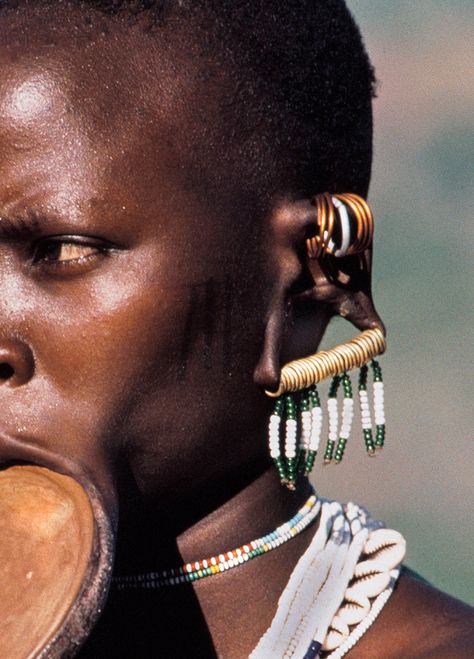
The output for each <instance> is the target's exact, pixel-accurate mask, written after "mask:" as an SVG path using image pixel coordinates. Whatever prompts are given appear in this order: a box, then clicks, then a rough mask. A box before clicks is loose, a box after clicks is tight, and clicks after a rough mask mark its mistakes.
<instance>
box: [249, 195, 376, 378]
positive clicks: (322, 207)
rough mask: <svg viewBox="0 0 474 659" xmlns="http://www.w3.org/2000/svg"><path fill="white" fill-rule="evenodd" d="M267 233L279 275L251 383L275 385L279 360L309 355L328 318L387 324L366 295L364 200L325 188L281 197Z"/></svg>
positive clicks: (366, 325) (369, 232)
mask: <svg viewBox="0 0 474 659" xmlns="http://www.w3.org/2000/svg"><path fill="white" fill-rule="evenodd" d="M271 233H272V240H273V244H272V249H273V258H274V260H275V264H276V273H277V277H276V281H275V287H274V291H273V295H272V297H271V301H270V305H269V308H268V309H267V322H266V329H265V336H264V341H263V348H262V352H261V358H260V360H259V362H258V365H257V367H256V369H255V372H254V381H255V383H256V384H258V385H259V386H261V387H263V388H265V389H269V390H275V389H277V387H278V382H279V374H280V368H281V364H282V363H284V362H285V361H288V356H289V358H290V359H294V358H295V357H303V356H305V355H306V354H308V353H309V352H314V351H315V350H316V349H317V346H318V345H319V342H320V340H321V338H322V336H323V334H324V331H325V328H326V326H327V324H328V322H329V320H330V319H331V317H332V316H335V315H337V316H341V317H343V318H346V319H347V320H349V321H350V322H351V323H352V324H353V325H354V326H355V327H357V328H358V329H359V330H367V329H379V330H381V331H382V333H383V334H385V328H384V325H383V323H382V321H381V319H380V317H379V315H378V314H377V312H376V310H375V307H374V303H373V300H372V293H371V281H370V275H371V241H372V237H373V217H372V212H371V210H370V208H369V206H368V204H367V203H366V202H365V201H364V200H363V199H361V198H360V197H357V196H356V195H353V194H345V195H329V194H328V193H324V194H321V195H316V197H315V198H314V199H313V200H312V201H311V202H310V201H308V200H304V201H303V200H297V201H286V202H284V203H283V204H280V205H279V206H278V207H277V208H276V210H275V213H274V214H273V216H272V219H271ZM295 310H296V312H295Z"/></svg>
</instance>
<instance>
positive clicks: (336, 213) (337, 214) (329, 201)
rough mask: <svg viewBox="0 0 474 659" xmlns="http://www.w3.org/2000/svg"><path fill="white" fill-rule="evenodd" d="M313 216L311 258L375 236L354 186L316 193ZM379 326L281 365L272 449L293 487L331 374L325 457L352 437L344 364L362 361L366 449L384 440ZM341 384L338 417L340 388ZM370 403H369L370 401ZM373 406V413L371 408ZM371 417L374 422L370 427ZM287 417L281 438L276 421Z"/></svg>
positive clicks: (313, 447) (359, 245) (307, 465)
mask: <svg viewBox="0 0 474 659" xmlns="http://www.w3.org/2000/svg"><path fill="white" fill-rule="evenodd" d="M314 203H315V207H316V212H317V221H316V223H315V233H314V235H312V236H310V237H309V238H308V239H307V249H308V256H309V258H323V257H324V256H325V255H326V254H331V255H332V256H334V257H336V258H339V257H344V256H350V255H352V254H357V253H360V252H363V251H365V250H366V249H367V248H368V247H369V246H370V244H371V242H372V237H373V216H372V212H371V210H370V208H369V206H368V204H367V202H366V201H365V200H364V199H362V198H361V197H358V196H357V195H355V194H337V195H336V194H329V193H323V194H319V195H317V196H316V197H315V200H314ZM385 349H386V341H385V336H384V334H383V332H382V330H381V329H379V328H374V329H368V330H365V331H364V332H362V333H361V334H359V335H358V336H356V337H355V338H354V339H352V340H351V341H348V342H347V343H343V344H341V345H338V346H335V347H334V348H331V349H330V350H321V351H319V352H317V353H316V354H314V355H311V356H309V357H306V358H304V359H297V360H295V361H292V362H290V363H288V364H286V365H285V366H283V368H282V370H281V374H280V381H279V386H278V389H277V390H276V391H266V392H265V393H266V394H267V395H268V396H271V397H272V398H276V401H275V407H274V410H273V414H272V415H271V417H270V424H269V448H270V455H271V457H272V459H273V461H274V463H275V466H276V468H277V470H278V474H279V476H280V480H281V482H282V483H283V484H285V485H287V486H288V487H289V488H290V489H294V488H295V484H296V479H297V475H298V473H302V472H304V473H305V474H306V475H308V474H309V473H310V472H311V470H312V469H313V466H314V463H315V460H316V455H317V451H318V449H319V444H320V440H321V434H322V427H323V412H322V408H321V401H320V397H319V392H318V390H317V385H318V384H319V383H320V382H322V381H323V380H325V379H327V378H332V381H331V384H330V387H329V395H328V401H327V412H328V439H327V443H326V449H325V453H324V463H325V464H329V463H330V462H333V461H334V462H335V463H336V464H338V463H340V462H341V460H342V458H343V456H344V451H345V448H346V444H347V441H348V439H349V435H350V431H351V426H352V419H353V415H354V398H353V391H352V383H351V380H350V377H349V375H348V371H351V370H352V369H354V368H359V369H360V373H359V379H358V394H359V405H360V414H361V421H362V430H363V435H364V441H365V447H366V450H367V454H368V455H370V456H372V455H374V454H375V451H376V449H381V448H382V447H383V445H384V441H385V414H384V389H383V382H382V371H381V368H380V365H379V363H378V361H377V360H376V359H375V358H376V357H377V356H378V355H381V354H382V353H383V352H385ZM369 365H370V370H371V371H372V375H373V398H372V404H371V403H370V401H369V396H368V392H367V382H368V375H369ZM341 389H342V392H343V398H342V414H341V419H340V420H339V403H338V398H337V394H338V391H340V390H341ZM371 408H372V409H371ZM372 412H373V414H372ZM372 417H373V418H374V422H375V430H374V429H373V424H372ZM283 424H284V426H285V432H284V438H283V433H281V427H282V425H283Z"/></svg>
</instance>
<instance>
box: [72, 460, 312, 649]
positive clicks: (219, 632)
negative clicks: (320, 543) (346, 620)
mask: <svg viewBox="0 0 474 659" xmlns="http://www.w3.org/2000/svg"><path fill="white" fill-rule="evenodd" d="M310 493H311V488H310V486H309V484H308V482H307V481H306V480H305V479H303V480H302V482H301V483H300V484H299V487H298V489H297V490H296V492H290V491H289V490H287V489H286V488H284V487H282V486H281V484H280V483H279V480H278V477H277V475H276V474H275V472H274V469H273V468H271V469H266V470H264V471H263V472H262V473H260V474H259V475H257V477H255V478H254V479H253V480H252V481H251V482H250V483H248V485H247V486H246V487H244V488H242V489H241V490H239V491H238V492H236V493H233V494H232V495H231V496H229V497H227V498H226V499H225V500H224V502H223V503H221V504H220V505H217V506H215V508H214V510H212V512H210V513H208V514H207V515H205V516H203V517H201V519H199V520H197V521H195V522H194V523H192V524H190V525H189V526H188V527H187V528H186V529H184V530H182V531H181V532H180V533H179V534H177V535H176V536H175V537H172V536H169V537H168V536H167V535H166V534H165V533H161V534H160V533H159V529H160V525H159V521H158V523H156V522H154V521H153V519H152V516H151V514H150V515H149V516H148V517H141V518H140V523H137V517H136V516H135V518H134V517H133V515H132V511H131V509H130V510H128V511H127V519H125V520H122V525H123V527H124V528H127V529H130V528H131V527H132V522H133V525H134V527H135V529H138V530H139V531H140V532H141V533H143V526H144V525H145V527H146V528H147V533H146V535H143V536H142V538H141V539H137V537H134V536H133V533H132V534H130V533H129V534H128V535H127V537H124V536H123V535H122V536H119V541H120V547H119V551H118V557H117V558H118V560H117V564H116V573H117V574H137V573H139V572H148V571H154V570H160V569H166V568H168V567H171V568H172V567H178V566H179V565H181V564H182V563H187V562H191V561H196V560H202V559H203V558H207V557H209V556H212V555H215V554H218V553H222V552H224V551H229V550H232V549H234V548H236V547H240V546H242V545H243V544H246V543H248V542H249V541H251V540H253V539H256V538H258V537H261V536H262V535H265V534H266V533H268V532H269V531H272V530H274V529H275V528H276V527H277V526H279V525H280V524H282V523H283V522H285V521H288V520H289V519H290V518H291V517H292V516H293V515H294V514H295V513H296V512H297V510H298V509H299V508H301V506H302V504H303V503H304V502H305V501H306V499H307V498H308V497H309V495H310ZM155 517H156V515H155ZM147 522H149V523H150V527H147V526H146V525H147ZM315 530H316V524H315V523H313V524H311V525H310V526H309V527H308V528H307V529H306V530H305V531H303V532H302V533H300V534H298V535H297V536H295V537H294V538H292V539H291V540H290V541H289V542H286V543H285V544H282V545H281V546H279V547H278V548H276V549H275V550H274V551H270V552H268V553H266V554H262V555H261V556H259V557H257V558H256V559H255V560H252V561H248V562H247V563H245V564H244V565H240V566H239V567H237V568H236V569H234V570H228V571H226V572H223V573H221V574H217V575H215V576H212V577H209V578H207V579H202V580H199V581H196V582H194V583H193V584H192V585H191V584H181V585H178V586H169V587H165V588H160V589H158V590H153V591H150V590H144V591H136V592H134V591H124V592H123V593H120V592H116V591H112V596H111V598H109V601H108V604H107V607H106V611H105V614H104V616H103V618H102V619H101V624H99V625H98V627H97V628H96V630H95V632H94V634H93V635H92V637H91V639H90V642H89V644H88V646H87V648H88V649H87V651H85V653H84V656H85V657H89V656H90V657H95V656H97V653H96V652H97V648H100V649H101V650H102V651H103V649H104V648H107V650H109V649H110V654H111V655H113V654H114V652H117V651H118V650H120V652H125V654H127V653H128V654H130V655H132V654H134V653H135V655H136V647H135V645H133V643H136V640H137V639H138V638H140V639H143V643H144V644H145V645H144V649H143V655H141V656H154V655H155V654H158V655H159V656H188V655H191V654H192V655H193V656H206V657H209V658H211V657H218V656H223V657H226V659H237V658H239V657H243V656H248V655H249V654H250V652H251V651H252V650H253V648H254V647H255V646H256V645H257V643H258V641H259V639H260V637H261V636H262V634H263V633H264V632H265V631H266V629H267V628H268V627H269V625H270V623H271V620H272V618H273V615H274V614H275V611H276V608H277V603H278V599H279V597H280V595H281V593H282V591H283V590H284V588H285V586H286V584H287V582H288V579H289V577H290V575H291V572H292V571H293V568H294V567H295V565H296V563H297V561H298V559H299V558H300V556H301V555H302V554H303V552H304V551H305V550H306V549H307V547H308V545H309V543H310V541H311V538H312V537H313V534H314V532H315ZM147 543H148V544H147ZM236 603H237V605H236ZM178 619H179V621H180V623H179V633H178V634H170V633H169V630H170V628H173V629H176V621H177V620H178ZM229 621H232V623H231V624H229ZM110 630H113V633H111V631H110ZM130 644H131V645H130ZM129 645H130V647H129ZM132 646H133V647H132ZM88 652H89V653H88ZM114 656H115V655H114ZM121 656H122V655H121ZM127 656H128V655H127Z"/></svg>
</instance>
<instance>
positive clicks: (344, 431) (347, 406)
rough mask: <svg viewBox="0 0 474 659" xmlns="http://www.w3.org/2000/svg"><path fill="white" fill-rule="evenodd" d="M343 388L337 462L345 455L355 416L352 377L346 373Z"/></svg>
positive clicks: (336, 452)
mask: <svg viewBox="0 0 474 659" xmlns="http://www.w3.org/2000/svg"><path fill="white" fill-rule="evenodd" d="M341 382H342V388H343V391H344V400H343V402H342V419H341V430H340V432H339V440H338V442H337V447H336V451H335V453H334V461H335V462H336V464H339V462H341V460H342V458H343V457H344V451H345V448H346V444H347V440H348V439H349V436H350V434H351V427H352V419H353V417H354V399H353V398H352V385H351V379H350V377H349V376H348V375H347V373H344V374H343V375H342V378H341Z"/></svg>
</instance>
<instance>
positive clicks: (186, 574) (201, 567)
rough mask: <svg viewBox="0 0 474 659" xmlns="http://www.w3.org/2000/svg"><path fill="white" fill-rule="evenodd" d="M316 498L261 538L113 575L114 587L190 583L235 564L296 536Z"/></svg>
mask: <svg viewBox="0 0 474 659" xmlns="http://www.w3.org/2000/svg"><path fill="white" fill-rule="evenodd" d="M317 502H318V499H317V496H316V494H315V493H314V491H313V493H312V494H311V496H310V497H309V498H308V500H307V501H306V502H305V504H304V505H303V506H302V507H301V508H300V510H298V512H297V513H296V515H294V516H293V517H292V518H291V519H290V520H289V521H288V522H285V523H284V524H282V525H281V526H279V527H278V528H276V529H275V530H274V531H271V532H270V533H267V535H264V536H263V537H262V538H257V539H256V540H252V541H251V542H249V543H248V544H245V545H242V546H241V547H238V548H237V549H232V550H231V551H228V552H225V553H222V554H218V555H217V556H211V557H210V558H206V559H204V560H201V561H193V562H192V563H187V564H185V565H181V567H178V568H174V569H169V570H161V571H159V572H147V573H143V574H138V575H130V576H116V577H114V578H113V583H114V585H115V586H116V588H117V589H118V590H128V589H141V588H144V589H148V588H162V587H163V586H175V585H177V584H181V583H190V582H193V581H197V580H198V579H203V578H205V577H210V576H212V575H214V574H218V573H219V572H225V571H226V570H230V569H232V568H234V567H238V566H239V565H242V564H243V563H246V562H247V561H249V560H252V559H253V558H256V557H257V556H261V555H262V554H266V553H267V552H269V551H272V549H276V548H277V547H279V546H280V545H282V544H284V543H285V542H288V540H291V538H294V537H295V536H297V535H298V534H299V533H301V531H304V529H305V528H307V527H308V526H309V524H311V522H312V521H313V520H314V519H315V518H316V517H317V515H318V512H319V505H316V504H317Z"/></svg>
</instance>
